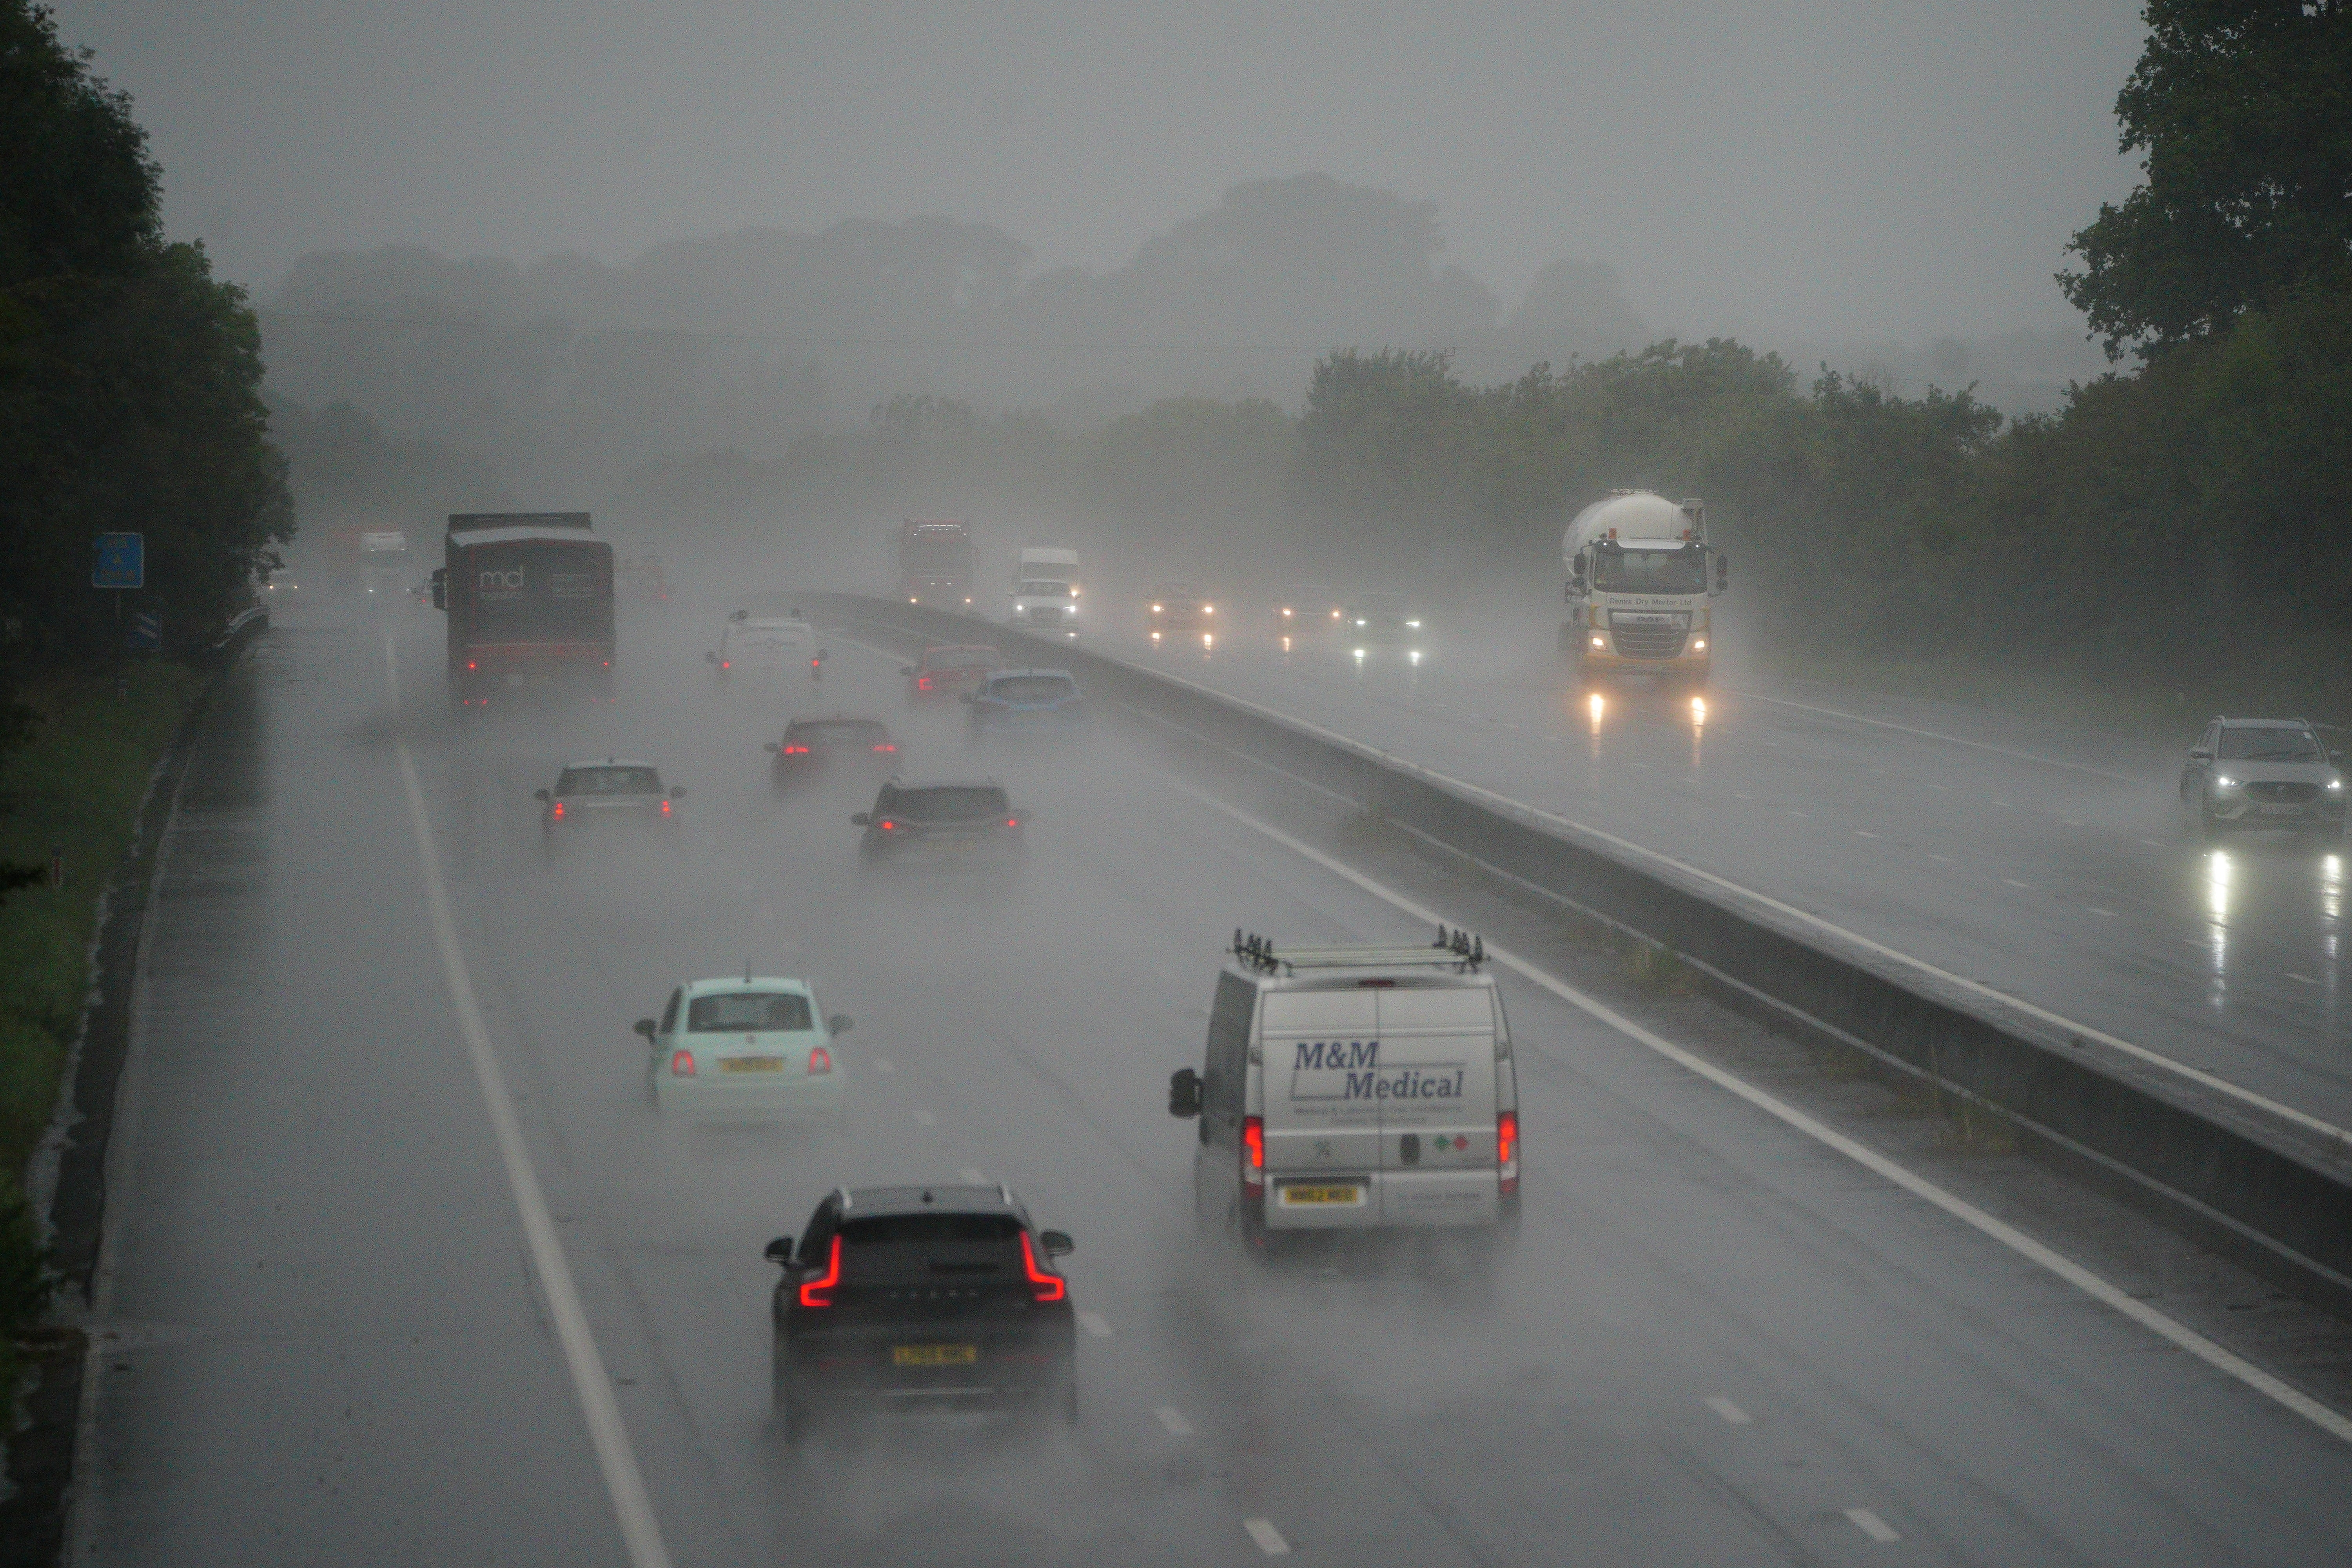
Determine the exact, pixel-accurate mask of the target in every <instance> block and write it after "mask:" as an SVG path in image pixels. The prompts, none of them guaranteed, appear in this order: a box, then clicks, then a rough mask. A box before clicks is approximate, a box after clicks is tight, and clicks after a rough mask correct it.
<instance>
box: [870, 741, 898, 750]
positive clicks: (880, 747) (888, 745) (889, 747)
mask: <svg viewBox="0 0 2352 1568" xmlns="http://www.w3.org/2000/svg"><path fill="white" fill-rule="evenodd" d="M874 749H875V750H876V751H877V752H895V751H897V750H898V747H896V746H894V745H892V744H891V743H890V742H887V741H885V742H882V743H881V744H880V745H878V746H877V747H875V748H874Z"/></svg>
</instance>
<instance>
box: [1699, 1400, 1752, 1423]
mask: <svg viewBox="0 0 2352 1568" xmlns="http://www.w3.org/2000/svg"><path fill="white" fill-rule="evenodd" d="M1706 1407H1707V1408H1708V1409H1709V1410H1712V1411H1714V1412H1715V1413H1716V1414H1717V1415H1720V1416H1722V1417H1723V1418H1724V1420H1726V1421H1727V1422H1729V1423H1730V1424H1731V1425H1732V1426H1748V1425H1749V1424H1750V1423H1751V1422H1752V1421H1753V1420H1754V1417H1752V1416H1750V1415H1748V1412H1746V1411H1745V1410H1742V1409H1741V1408H1739V1406H1738V1405H1734V1404H1733V1403H1731V1401H1730V1400H1728V1399H1726V1398H1725V1397H1724V1396H1723V1395H1722V1394H1708V1395H1707V1398H1706Z"/></svg>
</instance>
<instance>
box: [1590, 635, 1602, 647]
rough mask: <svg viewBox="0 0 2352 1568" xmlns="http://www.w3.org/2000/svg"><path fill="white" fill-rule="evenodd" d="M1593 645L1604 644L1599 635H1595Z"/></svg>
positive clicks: (1599, 645)
mask: <svg viewBox="0 0 2352 1568" xmlns="http://www.w3.org/2000/svg"><path fill="white" fill-rule="evenodd" d="M1592 646H1593V647H1601V646H1602V642H1601V638H1600V637H1598V636H1596V637H1593V639H1592Z"/></svg>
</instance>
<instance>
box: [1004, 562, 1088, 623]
mask: <svg viewBox="0 0 2352 1568" xmlns="http://www.w3.org/2000/svg"><path fill="white" fill-rule="evenodd" d="M1010 619H1011V622H1012V624H1013V625H1014V626H1027V627H1030V628H1031V629H1033V630H1035V631H1055V632H1060V633H1063V634H1064V635H1066V636H1068V637H1076V636H1077V635H1078V552H1076V551H1075V550H1069V549H1066V548H1064V547H1063V546H1061V545H1058V544H1033V545H1030V546H1029V547H1027V548H1026V549H1024V550H1023V551H1022V552H1021V559H1020V560H1019V561H1018V562H1017V563H1014V565H1013V614H1012V616H1011V617H1010Z"/></svg>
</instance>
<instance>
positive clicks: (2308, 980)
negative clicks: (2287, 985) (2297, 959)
mask: <svg viewBox="0 0 2352 1568" xmlns="http://www.w3.org/2000/svg"><path fill="white" fill-rule="evenodd" d="M2281 973H2284V974H2285V976H2286V977H2287V978H2288V979H2289V980H2299V981H2301V982H2303V984H2305V985H2316V984H2319V982H2318V981H2316V980H2314V979H2313V978H2312V977H2311V976H2310V975H2308V974H2297V973H2295V972H2294V970H2292V969H2288V970H2284V971H2282V972H2281Z"/></svg>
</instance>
